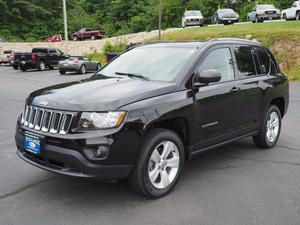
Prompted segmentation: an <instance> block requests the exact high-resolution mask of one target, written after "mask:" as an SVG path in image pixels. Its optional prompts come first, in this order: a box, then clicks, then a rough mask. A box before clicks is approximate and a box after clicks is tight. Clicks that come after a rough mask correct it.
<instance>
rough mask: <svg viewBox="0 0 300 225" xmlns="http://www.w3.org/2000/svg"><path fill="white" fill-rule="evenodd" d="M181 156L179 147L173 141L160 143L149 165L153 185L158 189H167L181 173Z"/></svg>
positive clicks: (149, 174)
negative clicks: (179, 172)
mask: <svg viewBox="0 0 300 225" xmlns="http://www.w3.org/2000/svg"><path fill="white" fill-rule="evenodd" d="M179 165H180V156H179V151H178V148H177V146H176V145H175V144H174V143H173V142H171V141H164V142H162V143H160V144H159V145H158V146H157V147H156V148H155V149H154V151H153V152H152V155H151V157H150V160H149V164H148V176H149V179H150V182H151V184H152V185H153V186H154V187H155V188H158V189H164V188H167V187H168V186H169V185H170V184H171V183H172V182H173V181H174V179H175V178H176V175H177V173H178V171H179Z"/></svg>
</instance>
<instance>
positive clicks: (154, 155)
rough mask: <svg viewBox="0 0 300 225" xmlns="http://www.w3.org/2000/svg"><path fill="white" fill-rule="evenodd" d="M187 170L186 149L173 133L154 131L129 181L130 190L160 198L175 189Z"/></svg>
mask: <svg viewBox="0 0 300 225" xmlns="http://www.w3.org/2000/svg"><path fill="white" fill-rule="evenodd" d="M183 166H184V147H183V144H182V142H181V140H180V138H179V137H178V135H177V134H175V133H174V132H172V131H169V130H166V129H155V130H152V131H151V132H150V133H149V134H148V135H147V137H146V139H145V142H144V144H143V147H142V149H141V154H140V156H139V158H138V161H137V163H136V166H135V168H134V171H133V173H132V175H131V177H130V179H129V181H130V184H131V186H132V187H133V188H134V189H135V190H136V191H138V192H139V193H141V194H143V195H145V196H146V197H149V198H160V197H162V196H164V195H166V194H168V193H169V192H170V191H171V190H172V188H173V187H174V186H175V185H176V183H177V181H178V179H179V176H180V174H181V171H182V170H183Z"/></svg>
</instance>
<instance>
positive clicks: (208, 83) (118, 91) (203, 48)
mask: <svg viewBox="0 0 300 225" xmlns="http://www.w3.org/2000/svg"><path fill="white" fill-rule="evenodd" d="M155 56H157V57H155ZM288 106H289V81H288V79H287V77H286V76H285V75H284V74H283V73H282V72H281V71H280V68H279V66H278V64H277V63H276V60H275V59H274V56H273V55H272V53H271V52H270V51H269V50H268V49H267V48H265V47H264V46H263V45H261V44H259V43H257V42H253V41H248V40H240V39H214V40H209V41H206V42H181V43H166V42H158V43H147V44H144V45H140V46H137V47H136V48H133V49H131V50H129V51H126V52H125V53H123V54H121V55H120V56H119V57H117V58H116V59H115V60H113V61H111V63H109V64H108V65H107V66H105V67H103V68H102V69H101V70H99V72H98V73H96V74H95V75H93V76H91V77H90V78H87V79H84V80H81V81H75V82H69V83H65V84H59V85H57V84H56V85H54V86H50V87H47V88H43V89H40V90H38V91H35V92H33V93H31V94H30V95H29V97H28V98H26V103H25V104H24V110H23V113H20V116H19V117H18V119H17V125H16V133H15V141H16V147H17V154H18V156H19V157H20V158H22V159H23V160H24V161H26V162H27V163H30V164H32V165H34V166H36V167H39V168H41V169H44V170H48V171H50V172H55V173H58V174H64V175H69V176H75V177H82V178H84V177H85V178H87V177H88V178H100V179H104V180H106V179H107V180H114V179H124V178H129V182H130V184H131V185H132V187H133V188H134V189H135V190H137V191H138V192H139V193H141V194H143V195H145V196H147V197H149V198H159V197H162V196H164V195H166V194H168V193H169V192H170V191H171V190H172V188H173V187H174V186H175V185H176V183H177V181H178V180H179V177H180V175H181V174H182V173H183V169H184V164H185V163H186V160H189V159H192V158H193V157H194V156H196V155H198V154H200V153H203V152H205V151H207V150H211V149H213V148H220V147H221V146H223V145H226V144H228V143H231V142H234V141H237V140H240V139H243V138H246V137H252V138H253V141H254V143H255V144H256V145H257V146H258V147H260V148H264V149H270V148H272V147H274V146H275V145H276V143H277V141H278V139H279V136H280V130H281V125H282V123H281V121H282V118H283V117H284V116H285V115H286V112H287V110H288ZM231 154H233V153H231ZM20 176H24V175H23V174H20ZM182 224H186V223H182Z"/></svg>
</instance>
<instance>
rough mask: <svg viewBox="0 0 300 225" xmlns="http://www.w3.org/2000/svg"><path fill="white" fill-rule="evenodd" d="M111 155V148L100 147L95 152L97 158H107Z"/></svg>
mask: <svg viewBox="0 0 300 225" xmlns="http://www.w3.org/2000/svg"><path fill="white" fill-rule="evenodd" d="M108 153H109V148H108V147H107V146H103V145H100V146H98V148H97V149H96V150H95V151H94V154H95V156H96V157H97V158H106V157H107V156H108Z"/></svg>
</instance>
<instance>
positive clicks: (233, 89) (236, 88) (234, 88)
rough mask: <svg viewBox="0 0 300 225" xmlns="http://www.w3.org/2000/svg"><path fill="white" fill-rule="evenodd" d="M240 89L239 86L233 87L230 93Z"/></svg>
mask: <svg viewBox="0 0 300 225" xmlns="http://www.w3.org/2000/svg"><path fill="white" fill-rule="evenodd" d="M240 91H241V88H238V87H233V88H232V89H231V90H230V92H231V93H237V92H240Z"/></svg>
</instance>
